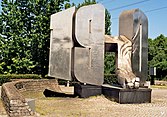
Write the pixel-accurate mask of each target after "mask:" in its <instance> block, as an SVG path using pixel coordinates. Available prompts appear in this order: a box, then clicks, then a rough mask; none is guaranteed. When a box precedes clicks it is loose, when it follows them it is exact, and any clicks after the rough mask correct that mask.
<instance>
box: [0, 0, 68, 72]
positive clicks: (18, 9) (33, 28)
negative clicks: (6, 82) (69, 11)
mask: <svg viewBox="0 0 167 117" xmlns="http://www.w3.org/2000/svg"><path fill="white" fill-rule="evenodd" d="M68 2H69V0H2V3H1V5H2V12H1V14H0V50H1V51H0V55H1V56H0V73H2V74H3V73H20V74H24V73H37V74H42V75H45V74H47V72H48V58H49V57H48V55H49V38H50V36H49V35H50V28H49V26H50V15H51V14H53V13H56V12H58V11H61V10H62V9H64V7H65V3H68Z"/></svg>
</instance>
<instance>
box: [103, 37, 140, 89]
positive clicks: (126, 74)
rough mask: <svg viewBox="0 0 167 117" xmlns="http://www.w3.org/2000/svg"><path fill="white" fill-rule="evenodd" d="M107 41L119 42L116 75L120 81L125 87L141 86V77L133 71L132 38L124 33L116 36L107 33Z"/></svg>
mask: <svg viewBox="0 0 167 117" xmlns="http://www.w3.org/2000/svg"><path fill="white" fill-rule="evenodd" d="M105 42H106V43H112V44H113V43H115V44H117V53H116V75H117V78H118V82H119V83H120V84H121V86H122V87H123V88H139V81H140V78H139V77H136V76H135V74H134V73H133V71H132V63H131V56H132V40H130V39H128V38H126V37H125V36H122V35H120V36H119V37H115V38H113V37H111V36H109V35H105Z"/></svg>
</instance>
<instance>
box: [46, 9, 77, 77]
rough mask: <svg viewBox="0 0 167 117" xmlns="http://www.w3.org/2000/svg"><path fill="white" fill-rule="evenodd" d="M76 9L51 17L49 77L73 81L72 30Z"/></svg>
mask: <svg viewBox="0 0 167 117" xmlns="http://www.w3.org/2000/svg"><path fill="white" fill-rule="evenodd" d="M74 13H75V7H72V8H69V9H67V10H64V11H61V12H58V13H56V14H53V15H51V23H50V29H51V36H50V58H49V74H48V75H49V76H52V77H56V78H60V79H65V80H72V77H71V61H72V58H71V57H72V47H73V40H72V29H73V27H72V26H73V15H74Z"/></svg>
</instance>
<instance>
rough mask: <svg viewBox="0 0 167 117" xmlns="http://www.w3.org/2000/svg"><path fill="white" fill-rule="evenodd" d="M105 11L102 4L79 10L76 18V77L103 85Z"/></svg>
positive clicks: (82, 80)
mask: <svg viewBox="0 0 167 117" xmlns="http://www.w3.org/2000/svg"><path fill="white" fill-rule="evenodd" d="M104 29H105V9H104V7H103V6H102V5H100V4H95V5H89V6H84V7H81V8H80V9H78V11H77V12H76V18H75V42H76V43H77V47H75V48H74V70H73V72H74V77H75V78H76V79H77V80H79V81H80V82H82V83H88V84H94V85H102V83H103V77H104V73H103V72H104Z"/></svg>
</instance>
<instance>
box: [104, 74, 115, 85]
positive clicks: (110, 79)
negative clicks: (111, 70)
mask: <svg viewBox="0 0 167 117" xmlns="http://www.w3.org/2000/svg"><path fill="white" fill-rule="evenodd" d="M104 84H110V85H112V84H118V79H117V76H116V75H115V74H105V75H104Z"/></svg>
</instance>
